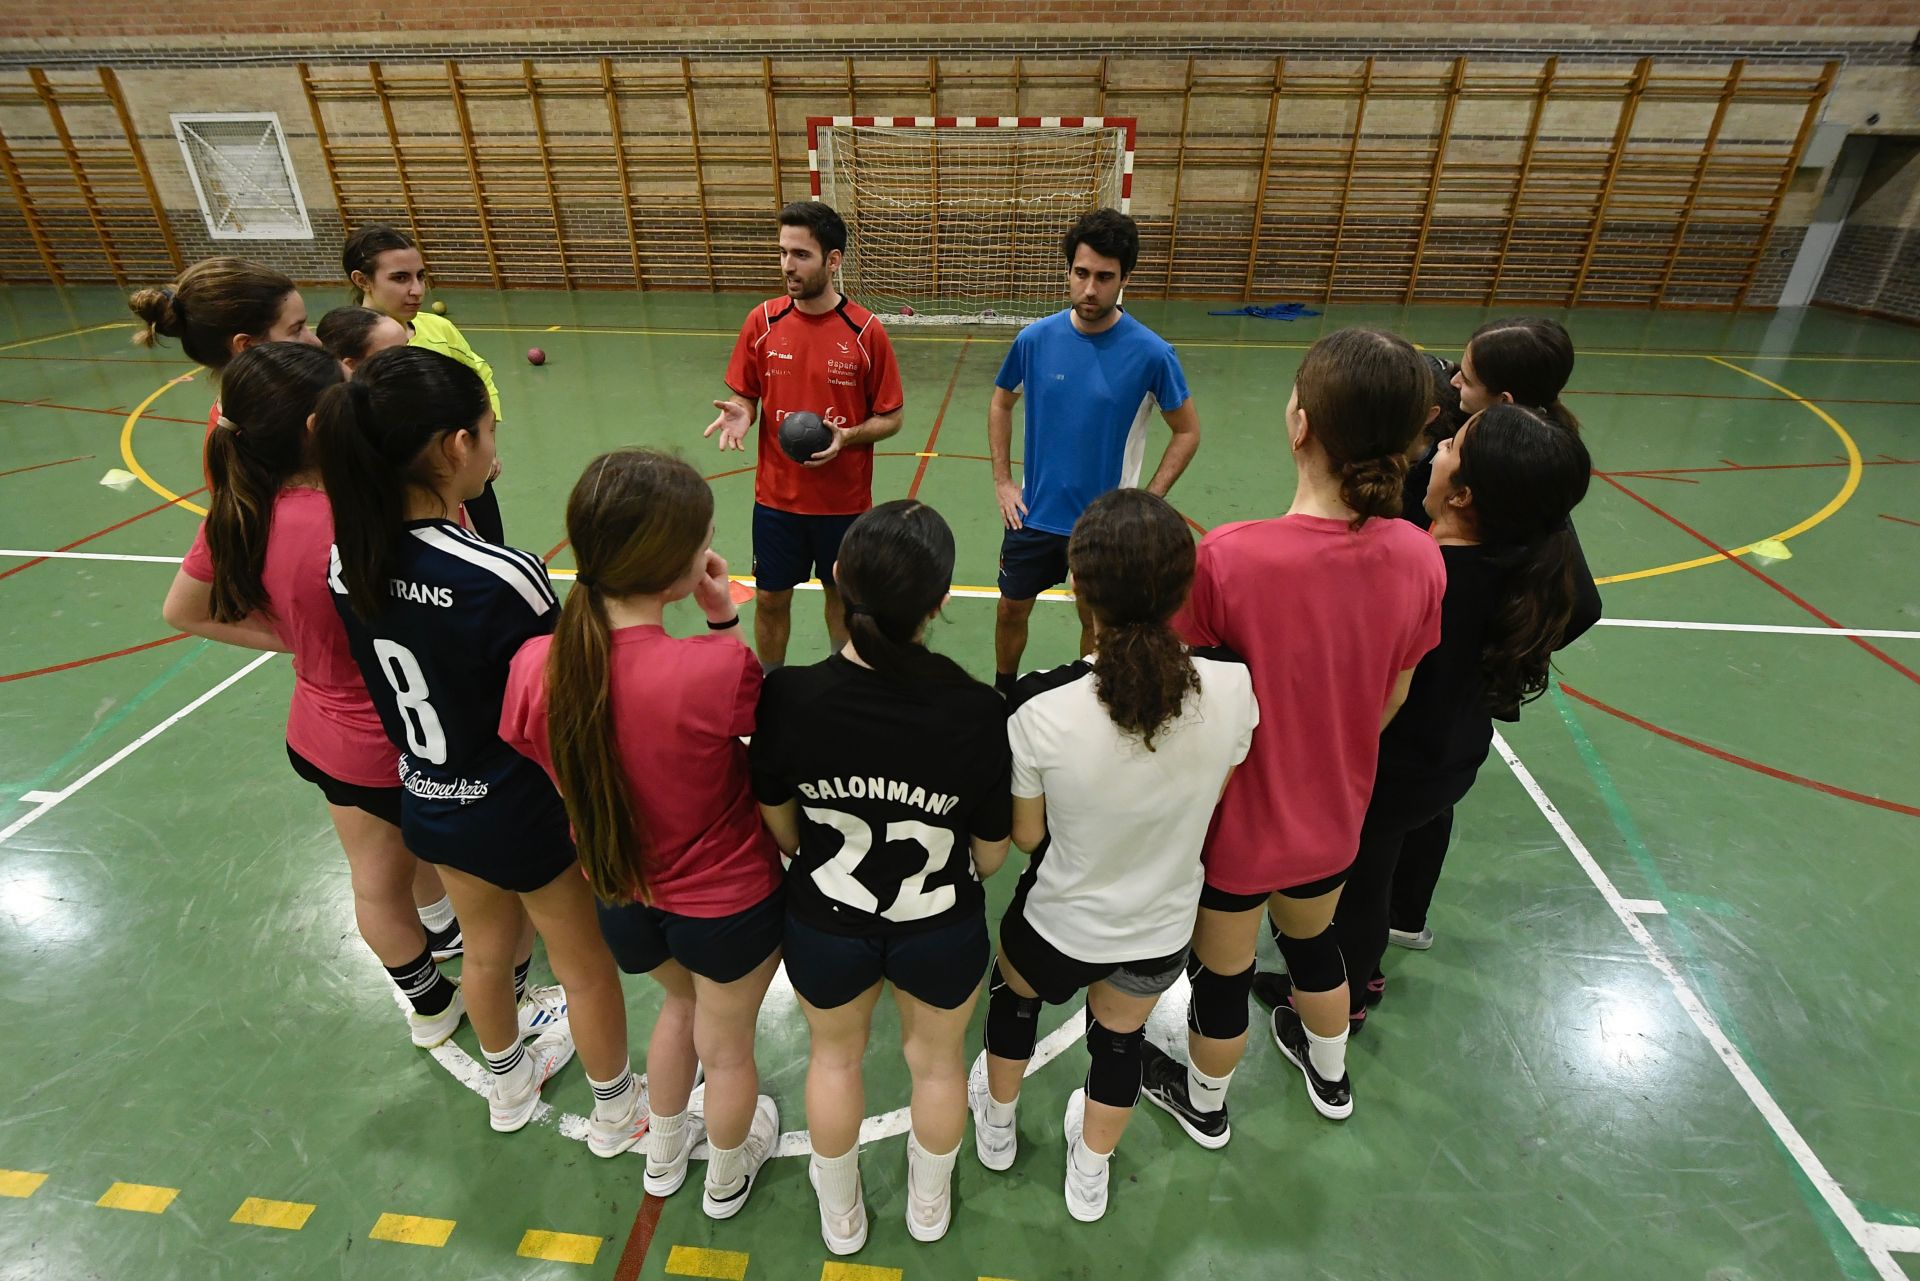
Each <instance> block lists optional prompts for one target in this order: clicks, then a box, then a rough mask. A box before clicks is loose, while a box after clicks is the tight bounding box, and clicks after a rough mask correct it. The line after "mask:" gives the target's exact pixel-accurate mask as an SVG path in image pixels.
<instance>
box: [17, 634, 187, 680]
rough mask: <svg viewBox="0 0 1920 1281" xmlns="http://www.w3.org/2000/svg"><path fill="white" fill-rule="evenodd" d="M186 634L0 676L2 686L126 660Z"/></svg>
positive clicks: (168, 643)
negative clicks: (108, 661)
mask: <svg viewBox="0 0 1920 1281" xmlns="http://www.w3.org/2000/svg"><path fill="white" fill-rule="evenodd" d="M191 639H192V637H190V636H188V635H187V634H186V633H185V632H175V633H174V634H173V635H171V636H162V637H161V638H160V639H159V640H150V641H147V642H145V643H144V644H140V645H129V646H127V648H125V649H116V650H114V651H113V652H111V653H108V654H95V655H93V656H92V657H91V658H76V659H74V660H73V661H72V662H70V663H55V664H54V665H53V666H52V667H36V668H34V669H33V670H32V671H30V672H13V673H11V674H9V675H6V676H0V685H4V684H6V683H7V682H8V681H23V680H26V679H27V678H28V677H29V676H48V675H51V674H52V673H54V672H67V671H72V670H73V669H74V668H76V667H87V666H89V665H91V664H93V663H104V662H106V661H107V660H108V659H109V658H125V657H126V656H127V655H128V654H138V653H140V652H141V651H142V650H148V649H158V648H160V646H162V645H171V644H173V643H174V642H175V641H183V640H191Z"/></svg>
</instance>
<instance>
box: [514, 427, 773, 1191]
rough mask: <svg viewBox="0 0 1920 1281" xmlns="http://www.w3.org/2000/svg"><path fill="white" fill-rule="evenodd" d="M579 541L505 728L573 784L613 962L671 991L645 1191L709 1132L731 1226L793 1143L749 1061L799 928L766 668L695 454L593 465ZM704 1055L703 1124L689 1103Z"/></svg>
mask: <svg viewBox="0 0 1920 1281" xmlns="http://www.w3.org/2000/svg"><path fill="white" fill-rule="evenodd" d="M567 540H568V542H569V543H570V544H571V545H572V547H573V554H574V563H575V564H576V565H577V566H578V570H579V576H578V577H577V578H576V580H575V582H574V587H573V590H572V592H570V593H569V594H568V596H567V601H566V605H565V607H564V608H563V609H562V611H561V614H560V621H559V625H558V627H557V628H556V629H555V631H554V634H553V635H552V636H551V637H547V636H537V637H535V638H533V639H532V640H529V641H528V642H527V643H526V644H525V645H523V646H521V648H520V652H519V653H518V654H517V655H515V657H514V660H513V669H512V673H511V674H510V675H509V677H508V679H507V693H506V700H505V703H504V705H503V707H502V709H501V714H500V733H501V736H502V737H503V738H504V739H506V741H507V742H508V743H509V744H511V745H512V746H513V747H515V748H517V749H518V750H519V751H520V752H521V753H523V754H524V755H526V756H528V757H530V758H532V759H533V760H535V761H538V762H539V763H540V764H541V765H542V766H543V767H544V768H545V769H546V770H547V772H548V774H549V775H551V776H552V778H553V781H554V783H555V784H556V785H557V786H558V787H559V789H560V795H561V796H562V798H564V799H565V801H566V806H567V814H568V817H569V818H570V819H571V820H572V822H573V837H574V843H575V846H576V848H577V849H578V850H579V855H580V865H581V869H582V870H583V871H584V872H585V873H586V877H587V880H588V882H589V883H590V884H591V885H592V886H593V891H594V895H595V897H596V899H597V900H598V902H597V904H596V907H597V910H598V913H599V917H600V929H601V931H602V933H603V934H604V935H605V936H606V940H607V943H608V944H609V946H610V947H611V948H612V950H613V955H614V959H615V960H616V961H617V962H619V965H620V968H621V969H623V970H625V971H626V972H627V973H629V974H646V975H648V976H650V977H651V978H652V979H653V980H654V982H656V983H658V984H659V985H660V987H661V990H662V992H663V996H664V999H663V1001H662V1003H661V1007H660V1014H659V1016H658V1017H657V1018H656V1019H655V1020H654V1025H653V1036H652V1039H651V1040H650V1041H649V1042H648V1047H647V1089H648V1102H649V1103H650V1105H651V1107H652V1110H653V1119H652V1131H651V1134H650V1136H649V1138H648V1140H647V1170H646V1188H647V1191H648V1192H649V1193H651V1194H653V1195H655V1196H668V1195H670V1194H672V1193H673V1192H675V1191H677V1190H678V1189H679V1188H680V1185H681V1184H682V1183H683V1182H684V1181H685V1179H686V1175H687V1158H688V1155H689V1154H690V1153H691V1152H692V1150H693V1146H694V1144H695V1143H696V1142H698V1141H699V1138H700V1134H701V1131H702V1129H703V1126H704V1130H705V1133H706V1138H707V1145H708V1152H709V1155H708V1159H707V1177H706V1193H705V1196H704V1197H703V1198H702V1201H701V1204H702V1208H703V1209H705V1211H706V1213H707V1214H708V1215H709V1216H710V1217H712V1218H716V1219H724V1218H729V1217H731V1216H732V1215H734V1214H737V1213H738V1212H739V1211H740V1209H741V1207H742V1206H744V1205H745V1204H746V1201H747V1195H748V1193H749V1192H751V1191H752V1188H753V1183H754V1179H755V1176H756V1175H757V1174H758V1172H759V1169H760V1167H761V1166H762V1165H763V1164H764V1163H765V1162H766V1160H767V1157H768V1156H769V1155H771V1153H772V1150H773V1144H774V1140H775V1139H776V1138H777V1137H778V1136H779V1132H780V1114H779V1111H778V1109H776V1108H775V1107H774V1104H773V1100H772V1099H771V1098H768V1097H767V1096H765V1095H763V1094H761V1093H760V1092H759V1074H758V1071H757V1069H756V1068H755V1066H754V1059H753V1036H754V1020H755V1018H756V1016H757V1015H758V1013H759V1010H760V1002H761V998H762V997H764V996H765V995H766V991H767V985H768V983H770V982H771V981H772V979H773V973H774V970H775V969H776V968H777V967H778V965H779V962H780V938H781V933H782V929H783V927H784V926H785V923H786V912H785V909H784V896H783V894H782V891H781V879H780V862H779V851H778V850H776V849H775V848H774V844H773V838H772V837H771V836H769V835H768V834H767V830H766V828H765V827H764V826H763V825H762V824H761V822H760V811H759V809H758V808H757V807H756V806H755V804H754V800H753V792H752V788H751V786H750V783H749V778H748V772H747V752H746V748H745V747H744V746H743V745H742V743H741V741H740V740H741V739H742V738H743V737H746V736H749V735H751V734H752V733H753V732H754V711H755V707H756V705H757V703H758V701H759V698H760V685H761V674H760V663H759V660H758V659H756V658H755V657H754V655H753V651H751V650H750V649H748V648H747V646H746V644H745V642H744V640H743V639H742V637H741V635H740V614H739V609H738V606H736V605H735V604H734V601H733V597H732V595H731V587H732V584H731V583H730V582H729V581H728V579H727V562H726V561H725V560H723V559H721V557H720V555H719V554H718V553H717V552H715V551H714V550H713V546H712V543H713V491H712V490H711V489H709V488H708V487H707V482H706V481H705V480H703V479H701V476H700V473H699V472H697V471H695V470H694V469H693V468H692V467H691V466H689V465H688V464H687V463H685V462H683V461H681V460H680V459H677V458H673V457H671V456H669V455H666V454H662V453H657V452H654V451H652V450H645V449H623V450H619V451H617V452H614V453H611V454H603V455H602V456H601V457H599V458H596V459H595V460H594V461H593V462H591V463H589V464H587V469H586V471H585V472H583V473H582V474H581V476H580V479H579V481H578V482H577V483H576V484H575V485H574V487H573V496H572V497H571V498H570V499H569V500H568V502H567ZM689 597H691V598H692V600H693V603H694V604H695V605H696V606H698V607H699V609H700V611H701V613H703V614H704V615H705V616H706V623H707V632H706V634H705V635H699V636H691V637H684V638H681V637H674V636H670V635H669V634H668V633H667V630H666V610H667V607H668V606H669V605H671V604H673V603H674V602H675V601H680V600H685V599H687V598H689ZM696 1062H697V1063H698V1064H699V1065H700V1066H702V1067H704V1069H705V1071H706V1086H705V1091H706V1105H705V1116H704V1123H703V1120H702V1118H701V1117H699V1116H696V1115H693V1111H692V1109H691V1108H690V1106H689V1099H690V1097H691V1094H692V1091H693V1087H694V1072H695V1065H696Z"/></svg>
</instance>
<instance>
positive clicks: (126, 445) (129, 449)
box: [120, 365, 207, 516]
mask: <svg viewBox="0 0 1920 1281" xmlns="http://www.w3.org/2000/svg"><path fill="white" fill-rule="evenodd" d="M199 372H200V366H198V365H195V366H194V367H193V368H192V369H190V370H188V371H187V372H186V373H184V374H181V375H179V376H178V377H176V378H169V379H167V381H165V382H163V383H161V384H160V385H159V386H158V387H155V388H154V389H153V392H152V394H150V395H149V396H148V397H147V398H146V399H145V400H143V401H141V402H140V403H139V404H137V405H135V406H134V407H133V412H132V413H130V414H128V415H127V421H126V422H125V423H123V424H121V427H120V459H121V461H122V462H124V463H126V465H127V470H128V471H130V472H132V473H133V474H134V475H135V476H137V477H138V478H139V480H140V483H141V484H142V485H145V486H146V487H147V488H148V489H151V490H152V491H153V492H154V493H156V494H158V495H160V497H162V498H164V499H166V500H167V501H168V502H170V503H172V504H173V505H174V506H176V507H183V508H185V509H186V510H187V511H190V512H192V513H193V514H194V515H196V516H205V515H206V514H207V509H206V508H204V507H202V506H201V505H200V504H199V503H194V502H188V501H187V500H186V499H184V498H182V497H180V495H178V494H176V493H174V492H173V491H172V490H171V489H168V488H167V487H166V486H165V485H162V484H161V483H160V482H159V481H157V480H155V479H154V478H153V473H151V472H149V471H148V470H147V469H146V468H145V467H143V466H142V465H141V463H140V460H139V459H138V458H136V457H134V453H133V429H134V428H135V427H137V426H138V425H139V424H140V415H142V414H144V413H146V412H147V409H148V408H149V407H150V406H151V405H152V404H153V402H154V401H156V400H158V399H160V397H162V396H164V395H166V394H167V392H168V391H170V390H171V389H173V388H175V387H178V386H179V385H180V384H181V383H185V382H192V381H193V379H194V377H195V376H196V375H197V374H199Z"/></svg>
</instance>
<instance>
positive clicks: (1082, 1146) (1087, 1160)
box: [1068, 1139, 1113, 1176]
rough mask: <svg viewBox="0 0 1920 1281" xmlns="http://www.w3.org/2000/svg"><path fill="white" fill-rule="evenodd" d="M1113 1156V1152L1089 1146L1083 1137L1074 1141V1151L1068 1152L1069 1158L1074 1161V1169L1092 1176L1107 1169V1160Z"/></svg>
mask: <svg viewBox="0 0 1920 1281" xmlns="http://www.w3.org/2000/svg"><path fill="white" fill-rule="evenodd" d="M1112 1156H1113V1153H1111V1152H1095V1151H1094V1150H1093V1149H1092V1148H1090V1147H1088V1146H1087V1141H1086V1140H1085V1139H1081V1140H1079V1141H1077V1142H1076V1143H1074V1145H1073V1150H1072V1152H1070V1153H1069V1154H1068V1159H1069V1160H1071V1161H1072V1162H1073V1168H1074V1169H1076V1170H1078V1171H1079V1172H1080V1173H1082V1174H1085V1175H1089V1176H1092V1175H1096V1174H1099V1173H1100V1172H1101V1171H1102V1170H1104V1169H1106V1168H1107V1161H1108V1160H1109V1159H1111V1158H1112Z"/></svg>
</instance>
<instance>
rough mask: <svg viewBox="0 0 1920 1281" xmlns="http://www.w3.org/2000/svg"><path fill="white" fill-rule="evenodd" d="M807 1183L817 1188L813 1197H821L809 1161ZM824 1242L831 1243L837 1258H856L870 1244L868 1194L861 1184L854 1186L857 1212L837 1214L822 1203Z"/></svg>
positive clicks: (821, 1214) (821, 1224) (821, 1218)
mask: <svg viewBox="0 0 1920 1281" xmlns="http://www.w3.org/2000/svg"><path fill="white" fill-rule="evenodd" d="M807 1181H808V1182H809V1183H811V1184H813V1195H814V1197H815V1199H816V1200H817V1199H818V1198H819V1196H820V1180H819V1177H818V1176H817V1175H816V1174H815V1173H814V1169H813V1161H812V1160H811V1159H809V1160H808V1161H807ZM820 1239H821V1240H823V1241H825V1242H826V1243H827V1249H829V1250H831V1251H833V1252H834V1253H835V1254H855V1253H857V1252H858V1251H859V1250H860V1248H861V1247H862V1246H864V1245H866V1243H867V1190H866V1189H865V1188H864V1187H862V1186H861V1185H860V1183H859V1181H858V1180H855V1182H854V1185H853V1208H852V1209H851V1210H848V1211H847V1212H846V1213H845V1214H835V1213H834V1212H833V1211H831V1210H829V1209H827V1203H826V1202H825V1201H821V1202H820Z"/></svg>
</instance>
